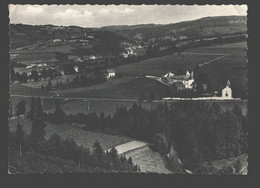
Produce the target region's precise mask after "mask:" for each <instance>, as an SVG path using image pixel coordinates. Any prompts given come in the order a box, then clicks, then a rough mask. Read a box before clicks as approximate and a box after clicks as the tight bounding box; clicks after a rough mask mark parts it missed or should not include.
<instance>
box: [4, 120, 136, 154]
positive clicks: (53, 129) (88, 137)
mask: <svg viewBox="0 0 260 188" xmlns="http://www.w3.org/2000/svg"><path fill="white" fill-rule="evenodd" d="M18 122H19V123H20V124H21V125H22V126H23V128H24V130H25V131H26V132H27V133H28V134H29V133H30V132H31V126H32V122H31V121H30V120H28V119H15V120H10V121H9V128H10V130H11V131H12V130H14V129H16V126H17V123H18ZM45 130H46V135H45V138H46V139H48V138H49V137H50V136H51V135H52V134H54V133H57V134H58V135H60V137H61V138H62V139H66V138H72V139H73V140H75V142H76V143H77V144H78V145H81V146H84V147H88V148H89V149H90V150H91V151H92V149H93V145H94V143H95V141H96V140H97V141H99V143H100V145H101V146H102V148H103V149H109V148H112V147H114V146H117V145H120V144H124V143H126V142H130V141H133V139H131V138H128V137H126V136H120V135H111V134H104V133H98V132H91V131H85V130H82V129H80V128H78V127H75V126H72V125H69V124H61V125H56V124H53V123H47V127H46V128H45Z"/></svg>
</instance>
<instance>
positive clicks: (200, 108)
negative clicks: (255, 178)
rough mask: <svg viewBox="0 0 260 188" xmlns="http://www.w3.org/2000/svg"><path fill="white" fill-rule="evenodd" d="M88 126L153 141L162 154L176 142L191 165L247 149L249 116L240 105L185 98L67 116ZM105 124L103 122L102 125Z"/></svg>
mask: <svg viewBox="0 0 260 188" xmlns="http://www.w3.org/2000/svg"><path fill="white" fill-rule="evenodd" d="M68 121H69V122H76V123H82V124H85V125H87V126H86V127H85V129H89V130H98V131H100V130H102V131H106V130H114V131H115V132H119V133H121V134H125V135H127V136H130V137H133V138H136V139H139V140H144V141H147V142H149V143H153V144H154V148H155V149H156V150H157V151H159V152H160V153H162V154H167V153H168V152H169V148H170V146H171V145H172V144H173V145H174V148H175V149H176V152H177V153H178V156H179V158H181V159H182V162H183V164H184V165H185V167H186V168H188V169H194V168H197V167H198V166H199V165H200V163H201V162H203V161H209V160H219V159H225V158H230V157H236V156H238V155H241V154H243V153H246V152H247V118H246V117H245V116H243V115H242V112H241V109H240V107H239V106H235V107H234V109H233V110H230V111H222V110H221V108H220V106H219V105H217V104H216V103H214V104H210V103H205V102H198V101H196V102H193V101H183V102H175V103H172V104H162V105H158V106H157V107H156V108H153V109H150V110H148V109H144V108H142V107H141V105H140V104H134V105H133V106H132V108H130V109H126V108H125V107H120V108H118V109H117V111H116V112H115V114H114V115H113V116H112V117H111V116H108V115H107V116H105V115H104V114H102V116H100V117H98V116H97V115H96V114H95V113H94V114H93V113H90V114H77V115H70V116H68ZM101 124H102V126H101Z"/></svg>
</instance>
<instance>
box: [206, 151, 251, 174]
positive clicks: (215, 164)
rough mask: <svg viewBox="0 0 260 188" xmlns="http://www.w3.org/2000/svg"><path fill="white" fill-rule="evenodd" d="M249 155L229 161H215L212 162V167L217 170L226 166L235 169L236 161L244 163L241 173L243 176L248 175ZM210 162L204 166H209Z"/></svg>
mask: <svg viewBox="0 0 260 188" xmlns="http://www.w3.org/2000/svg"><path fill="white" fill-rule="evenodd" d="M247 159H248V155H247V154H243V155H240V156H238V157H233V158H229V159H222V160H215V161H210V165H211V166H213V167H215V168H216V169H221V168H223V167H224V166H225V167H227V166H231V167H234V165H235V162H236V161H240V162H241V163H242V167H241V173H242V174H243V175H246V174H247V172H248V171H247V167H248V162H247ZM208 163H209V162H205V163H204V164H205V165H207V164H208Z"/></svg>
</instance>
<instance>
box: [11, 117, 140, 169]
mask: <svg viewBox="0 0 260 188" xmlns="http://www.w3.org/2000/svg"><path fill="white" fill-rule="evenodd" d="M44 126H46V124H45V123H44V122H43V121H42V122H41V121H40V120H37V121H35V122H33V126H32V131H31V134H30V135H28V134H26V133H25V131H24V130H23V128H22V125H20V124H18V125H17V130H15V131H13V132H9V151H11V152H10V153H13V152H14V151H16V152H18V153H19V158H22V157H24V155H27V154H31V153H37V154H40V155H43V156H48V157H56V158H61V159H63V160H66V161H69V162H72V163H74V164H75V165H77V166H78V168H81V169H82V171H83V172H139V171H140V168H139V167H138V166H137V165H134V164H133V162H132V160H128V159H126V158H125V156H119V155H118V154H117V150H116V149H115V148H113V149H112V150H111V151H109V152H108V151H107V152H105V151H104V150H103V148H102V147H101V146H100V144H99V143H98V142H96V143H95V144H94V146H93V148H94V150H93V151H90V150H89V148H84V147H82V146H78V145H77V144H76V143H75V141H74V140H73V139H65V140H64V139H61V137H60V136H59V135H58V134H56V133H54V134H53V135H51V136H50V138H49V139H48V140H46V139H45V138H44V136H45V131H44ZM41 163H44V161H41ZM10 165H11V166H10ZM23 165H26V164H23ZM9 166H10V167H9V168H16V167H13V166H12V164H9ZM17 168H20V166H18V167H17ZM24 168H25V169H26V167H25V166H24Z"/></svg>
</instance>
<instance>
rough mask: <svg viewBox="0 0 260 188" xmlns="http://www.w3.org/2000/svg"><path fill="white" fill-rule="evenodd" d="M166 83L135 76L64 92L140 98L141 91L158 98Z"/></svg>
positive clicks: (66, 94)
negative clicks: (104, 85)
mask: <svg viewBox="0 0 260 188" xmlns="http://www.w3.org/2000/svg"><path fill="white" fill-rule="evenodd" d="M166 87H168V86H166V85H163V84H161V83H160V82H158V81H156V80H152V79H148V78H134V79H132V80H129V81H127V82H124V83H120V84H117V85H115V86H111V87H106V88H100V89H93V90H89V91H86V90H84V89H82V91H76V90H75V91H73V92H70V93H66V91H64V92H63V94H64V96H66V97H86V98H87V97H89V98H108V99H138V98H139V97H140V94H141V93H144V94H146V95H147V96H148V95H149V94H150V93H154V94H155V97H156V98H160V97H161V96H162V95H163V93H165V90H166Z"/></svg>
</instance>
